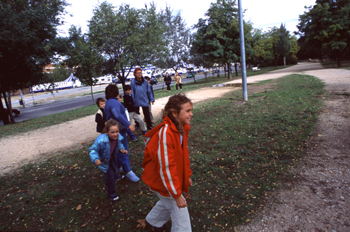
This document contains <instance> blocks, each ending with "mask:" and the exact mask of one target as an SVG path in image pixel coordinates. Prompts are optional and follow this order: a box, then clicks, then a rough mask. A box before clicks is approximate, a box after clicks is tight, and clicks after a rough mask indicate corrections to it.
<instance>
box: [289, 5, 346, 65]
mask: <svg viewBox="0 0 350 232" xmlns="http://www.w3.org/2000/svg"><path fill="white" fill-rule="evenodd" d="M297 27H298V30H299V31H298V32H296V33H297V34H298V35H299V36H300V38H299V43H300V44H301V51H300V55H301V56H302V57H303V58H321V59H322V57H326V56H328V57H331V58H332V59H336V60H337V61H338V66H341V59H344V58H348V57H349V55H348V53H349V48H350V33H349V31H350V2H349V1H348V0H316V4H315V5H314V6H310V7H306V11H305V12H304V14H302V15H300V16H299V24H298V26H297Z"/></svg>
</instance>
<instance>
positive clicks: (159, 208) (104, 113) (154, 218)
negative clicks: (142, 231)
mask: <svg viewBox="0 0 350 232" xmlns="http://www.w3.org/2000/svg"><path fill="white" fill-rule="evenodd" d="M134 75H135V79H134V80H133V81H132V82H131V83H130V85H126V86H125V87H124V97H123V98H124V105H123V104H122V102H121V101H122V98H121V96H120V94H119V90H118V87H117V85H115V84H110V85H108V86H107V87H106V91H105V94H106V99H107V101H106V100H104V99H103V98H99V99H97V101H96V104H97V106H98V107H99V110H98V111H97V113H96V116H95V121H96V123H97V131H98V132H100V133H101V135H99V136H98V137H97V138H96V140H95V142H94V143H93V145H92V146H91V147H90V148H89V152H90V153H89V154H90V159H91V162H92V163H93V164H95V165H96V166H97V167H98V168H99V169H100V170H101V171H102V172H104V174H105V184H106V188H107V195H108V198H109V199H110V200H111V201H118V200H119V199H120V198H119V196H118V195H117V193H116V186H115V183H116V180H118V179H122V178H124V177H126V178H127V179H128V180H129V181H131V182H138V181H139V180H140V178H139V177H137V176H136V174H135V173H134V172H133V171H132V168H131V165H130V160H129V157H130V150H129V146H128V139H127V135H129V137H130V139H131V140H133V141H137V138H136V137H134V136H135V135H134V136H133V133H134V132H135V128H134V126H133V125H132V123H133V120H135V122H137V123H138V127H139V128H141V130H142V134H143V135H144V141H145V142H146V148H145V150H144V158H143V163H142V168H143V173H142V180H143V181H144V182H145V183H146V184H147V185H148V186H149V188H150V190H151V191H152V192H154V193H155V194H156V195H157V196H158V198H159V201H158V202H157V203H156V205H155V206H154V207H153V209H152V210H151V211H150V212H149V214H148V215H147V217H146V219H144V223H145V224H146V226H147V227H148V228H150V229H151V230H152V231H158V230H164V228H165V224H166V223H167V221H168V220H169V219H170V218H171V219H172V231H191V223H190V216H189V212H188V208H187V202H186V199H185V197H187V196H188V192H189V187H190V186H192V180H191V175H192V171H191V170H190V161H189V151H188V146H187V143H188V134H189V130H190V122H191V119H192V116H193V114H192V102H191V101H190V99H188V98H187V97H186V96H185V95H184V94H181V93H180V94H176V95H173V96H171V97H170V98H169V100H168V102H167V104H166V105H165V108H164V110H163V111H162V118H163V122H162V123H160V124H159V125H157V126H156V127H154V128H153V126H152V120H153V116H152V113H151V105H153V104H154V102H155V100H154V94H153V89H152V88H151V85H150V84H149V83H148V82H149V78H147V77H145V78H143V77H142V70H141V69H140V68H138V69H135V72H134ZM177 75H178V74H177V73H176V76H177ZM176 76H175V81H176V80H177V78H176ZM164 80H165V78H164ZM176 83H179V84H177V86H178V85H179V86H180V89H182V86H181V77H180V80H178V81H177V82H176ZM169 88H170V87H169ZM140 107H141V108H142V111H143V114H144V117H145V122H146V124H145V123H144V122H143V119H142V118H141V116H140V115H139V109H140ZM140 168H141V167H140ZM122 173H124V174H125V175H122Z"/></svg>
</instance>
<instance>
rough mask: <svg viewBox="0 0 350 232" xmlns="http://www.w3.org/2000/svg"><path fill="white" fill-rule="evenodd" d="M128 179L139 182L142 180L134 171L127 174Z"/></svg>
mask: <svg viewBox="0 0 350 232" xmlns="http://www.w3.org/2000/svg"><path fill="white" fill-rule="evenodd" d="M126 179H128V180H130V181H131V182H134V183H136V182H139V180H140V178H138V177H137V176H136V175H135V173H134V172H133V171H130V172H128V173H127V174H126Z"/></svg>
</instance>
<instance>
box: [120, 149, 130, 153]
mask: <svg viewBox="0 0 350 232" xmlns="http://www.w3.org/2000/svg"><path fill="white" fill-rule="evenodd" d="M120 152H121V153H124V154H128V151H127V150H124V149H120Z"/></svg>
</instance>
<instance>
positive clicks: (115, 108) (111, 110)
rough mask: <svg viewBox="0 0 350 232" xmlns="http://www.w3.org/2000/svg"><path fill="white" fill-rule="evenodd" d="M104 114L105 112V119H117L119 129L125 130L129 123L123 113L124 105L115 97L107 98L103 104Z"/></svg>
mask: <svg viewBox="0 0 350 232" xmlns="http://www.w3.org/2000/svg"><path fill="white" fill-rule="evenodd" d="M104 111H105V114H106V120H107V121H108V120H109V119H114V120H117V122H118V123H119V130H120V131H123V132H125V131H126V130H127V129H128V128H129V126H130V123H129V121H128V118H127V116H126V114H125V107H124V106H123V104H122V103H120V102H119V101H118V99H117V98H115V97H114V98H110V99H108V100H107V102H106V105H105V109H104Z"/></svg>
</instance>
